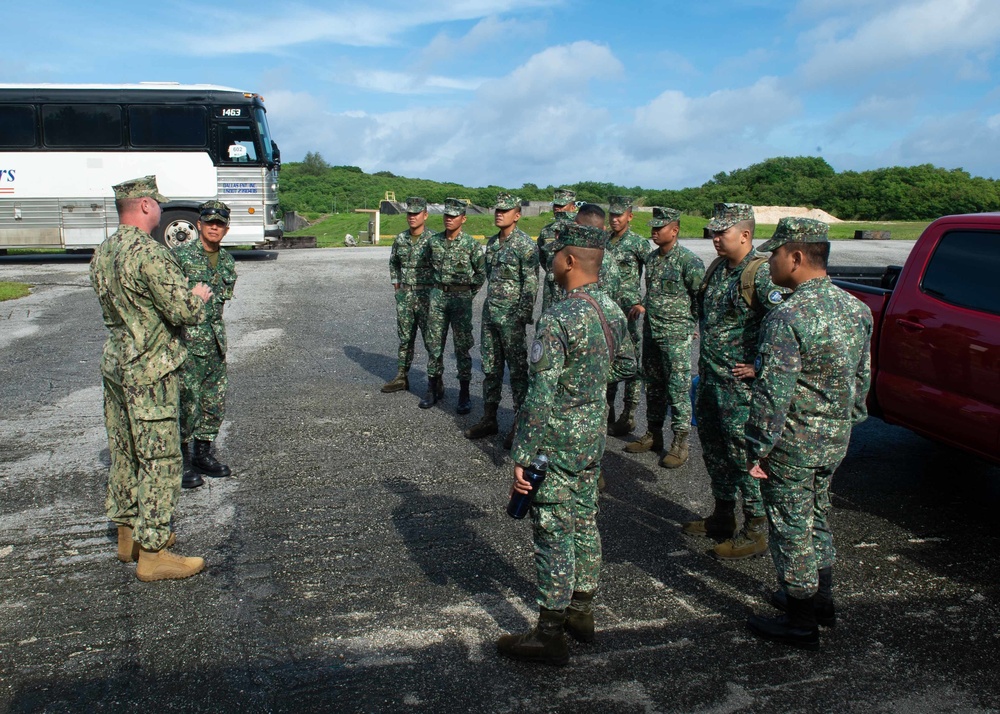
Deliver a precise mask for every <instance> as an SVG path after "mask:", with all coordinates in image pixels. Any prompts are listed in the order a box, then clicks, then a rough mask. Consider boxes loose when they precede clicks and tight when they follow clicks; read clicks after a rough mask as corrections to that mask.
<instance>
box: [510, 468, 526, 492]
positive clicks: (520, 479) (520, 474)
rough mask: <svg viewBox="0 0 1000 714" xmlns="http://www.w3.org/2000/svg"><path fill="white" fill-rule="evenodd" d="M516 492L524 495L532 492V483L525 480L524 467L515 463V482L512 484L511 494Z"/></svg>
mask: <svg viewBox="0 0 1000 714" xmlns="http://www.w3.org/2000/svg"><path fill="white" fill-rule="evenodd" d="M515 493H520V494H522V495H526V494H529V493H531V484H530V483H528V482H527V481H526V480H525V478H524V467H523V466H521V465H520V464H514V483H512V484H511V486H510V495H511V496H513V495H514V494H515Z"/></svg>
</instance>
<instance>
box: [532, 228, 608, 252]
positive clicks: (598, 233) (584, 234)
mask: <svg viewBox="0 0 1000 714" xmlns="http://www.w3.org/2000/svg"><path fill="white" fill-rule="evenodd" d="M607 242H608V234H607V233H605V232H604V230H603V229H601V228H598V227H596V226H584V225H581V224H579V223H566V224H565V225H562V226H559V227H558V228H556V237H555V238H554V239H553V240H552V242H551V243H549V244H548V245H546V247H545V248H546V250H547V251H549V253H551V254H552V255H555V254H556V253H558V252H559V251H560V250H562V249H563V248H565V247H567V246H574V247H576V248H602V249H603V248H604V247H605V246H606V245H607Z"/></svg>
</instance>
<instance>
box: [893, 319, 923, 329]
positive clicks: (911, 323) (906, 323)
mask: <svg viewBox="0 0 1000 714" xmlns="http://www.w3.org/2000/svg"><path fill="white" fill-rule="evenodd" d="M896 324H897V325H899V326H900V327H902V328H903V329H904V330H912V331H913V332H920V330H922V329H924V326H923V325H922V324H920V323H919V322H917V321H916V320H904V319H903V318H901V317H900V318H898V319H897V320H896Z"/></svg>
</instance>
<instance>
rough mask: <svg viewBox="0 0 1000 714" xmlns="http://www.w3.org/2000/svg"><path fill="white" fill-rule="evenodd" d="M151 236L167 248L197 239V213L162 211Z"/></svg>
mask: <svg viewBox="0 0 1000 714" xmlns="http://www.w3.org/2000/svg"><path fill="white" fill-rule="evenodd" d="M153 237H154V238H155V239H156V240H158V241H159V242H160V243H163V245H165V246H167V247H168V248H176V247H177V246H179V245H184V244H185V243H187V242H188V241H190V240H198V214H197V213H196V212H195V211H184V210H180V211H178V210H174V211H164V212H163V215H162V216H160V225H159V227H158V228H157V229H156V230H155V231H153Z"/></svg>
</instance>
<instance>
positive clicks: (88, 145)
mask: <svg viewBox="0 0 1000 714" xmlns="http://www.w3.org/2000/svg"><path fill="white" fill-rule="evenodd" d="M279 166H280V154H279V153H278V146H277V145H276V144H275V143H274V141H272V139H271V133H270V131H269V129H268V127H267V116H266V114H265V111H264V102H263V99H262V98H261V97H259V96H258V95H256V94H252V93H249V92H242V91H240V90H238V89H231V88H228V87H216V86H212V85H207V84H206V85H202V84H196V85H182V84H176V83H142V84H121V85H70V84H38V85H26V84H0V249H6V248H66V249H76V248H93V247H95V246H96V245H98V244H99V243H100V242H101V241H103V240H104V239H105V238H107V237H108V236H109V235H111V234H112V233H113V232H114V231H115V230H116V229H117V227H118V214H117V211H116V210H115V202H114V194H113V191H112V190H111V187H112V186H113V185H115V184H117V183H120V182H122V181H125V180H127V179H131V178H136V177H138V176H146V175H148V174H155V175H156V182H157V185H158V186H159V189H160V193H162V194H163V195H164V196H167V197H168V198H169V199H170V202H169V203H166V204H164V205H163V218H162V220H161V223H160V227H159V229H158V230H157V231H156V232H155V236H154V237H155V238H156V239H157V240H160V241H162V242H164V243H166V244H167V245H169V246H171V247H172V246H175V245H179V244H180V243H183V242H184V241H186V240H191V239H192V238H195V237H197V235H198V232H197V229H196V227H195V221H196V220H197V219H198V212H197V207H198V205H199V204H200V203H202V202H204V201H207V200H209V199H214V198H218V199H219V200H221V201H225V202H226V203H227V204H229V206H230V207H231V208H232V216H231V218H230V230H229V234H228V235H227V236H226V239H225V243H227V244H229V245H249V244H255V243H259V242H262V241H265V240H267V239H269V238H280V237H281V228H280V227H279V225H278V221H277V216H276V212H277V208H278V168H279Z"/></svg>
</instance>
